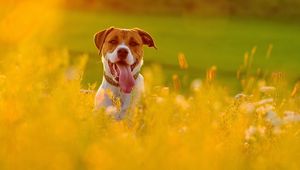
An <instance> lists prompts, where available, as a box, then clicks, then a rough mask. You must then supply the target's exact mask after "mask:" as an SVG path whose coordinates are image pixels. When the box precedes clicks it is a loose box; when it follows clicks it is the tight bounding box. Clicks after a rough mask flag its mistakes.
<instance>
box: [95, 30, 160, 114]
mask: <svg viewBox="0 0 300 170" xmlns="http://www.w3.org/2000/svg"><path fill="white" fill-rule="evenodd" d="M94 41H95V45H96V47H97V49H98V51H99V55H101V59H102V64H103V79H102V83H101V85H100V87H99V89H98V91H97V93H96V96H95V110H99V109H101V108H104V109H107V108H114V109H113V110H114V113H113V115H114V116H115V119H116V120H121V119H123V118H124V117H125V116H126V113H127V112H128V110H129V108H130V107H131V106H133V105H136V104H137V103H138V101H139V99H140V97H141V95H142V93H143V91H144V78H143V76H142V75H141V74H140V69H141V67H142V65H143V55H144V52H143V46H144V45H147V46H148V47H153V48H155V49H156V46H155V44H154V40H153V38H152V37H151V35H150V34H149V33H147V32H145V31H143V30H141V29H139V28H133V29H121V28H114V27H110V28H108V29H105V30H102V31H99V32H98V33H96V34H95V36H94ZM118 101H119V102H118Z"/></svg>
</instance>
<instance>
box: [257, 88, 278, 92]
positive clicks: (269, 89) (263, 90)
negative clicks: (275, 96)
mask: <svg viewBox="0 0 300 170" xmlns="http://www.w3.org/2000/svg"><path fill="white" fill-rule="evenodd" d="M275 90H276V88H275V87H273V86H262V87H260V89H259V91H260V92H262V93H270V92H273V91H275Z"/></svg>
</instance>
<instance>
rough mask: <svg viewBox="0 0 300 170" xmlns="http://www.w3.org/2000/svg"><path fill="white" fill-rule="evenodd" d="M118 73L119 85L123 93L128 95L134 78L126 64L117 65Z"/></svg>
mask: <svg viewBox="0 0 300 170" xmlns="http://www.w3.org/2000/svg"><path fill="white" fill-rule="evenodd" d="M117 66H118V68H119V71H120V75H119V84H120V87H121V89H122V91H123V92H124V93H130V92H131V90H132V88H133V86H134V78H133V76H132V74H131V71H130V66H129V65H127V64H122V63H117Z"/></svg>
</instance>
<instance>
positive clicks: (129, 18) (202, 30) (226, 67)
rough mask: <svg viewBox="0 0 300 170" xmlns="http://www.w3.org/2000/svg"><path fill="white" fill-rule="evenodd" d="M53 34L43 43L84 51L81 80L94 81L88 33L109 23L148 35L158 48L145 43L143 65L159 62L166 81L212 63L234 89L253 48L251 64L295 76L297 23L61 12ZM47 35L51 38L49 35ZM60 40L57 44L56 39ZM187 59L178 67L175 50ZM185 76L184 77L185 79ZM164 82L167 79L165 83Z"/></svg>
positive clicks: (95, 65)
mask: <svg viewBox="0 0 300 170" xmlns="http://www.w3.org/2000/svg"><path fill="white" fill-rule="evenodd" d="M63 14H64V15H63V16H64V18H63V19H62V26H61V28H60V31H59V35H58V37H56V36H55V38H56V39H55V40H54V41H49V40H47V42H48V43H49V42H50V43H51V44H50V45H49V46H50V47H52V48H55V47H60V48H61V47H65V48H67V49H68V50H69V51H70V52H74V53H75V54H78V53H79V54H82V53H85V54H89V56H90V61H89V62H88V66H87V70H86V73H85V76H84V80H83V81H84V82H85V83H93V82H98V83H99V81H100V78H101V77H99V75H102V71H101V63H100V60H99V56H98V55H97V51H96V48H95V46H94V44H93V35H94V34H95V33H96V32H97V31H99V30H102V29H105V28H107V27H109V26H116V27H121V28H134V27H140V28H143V29H144V30H146V31H148V32H149V33H151V35H153V37H154V39H155V41H156V44H157V47H158V50H153V49H147V48H145V61H146V62H145V64H146V65H151V64H153V63H154V64H157V63H158V64H160V65H163V66H164V67H163V68H164V70H165V72H166V73H167V76H166V83H168V82H170V81H171V77H172V74H173V73H174V72H176V73H177V74H181V75H187V76H188V77H189V80H190V81H191V80H192V79H194V78H197V77H200V78H203V77H205V70H207V69H208V68H209V67H211V66H213V65H215V66H217V68H218V70H219V71H220V73H219V74H220V79H221V82H222V83H223V84H225V85H229V86H234V88H239V89H240V86H238V82H237V81H236V71H237V70H238V69H239V66H240V64H241V63H242V62H243V58H244V55H245V53H246V52H248V53H250V51H251V50H252V48H254V47H256V54H255V56H254V57H255V59H254V61H253V65H254V67H255V68H261V69H263V70H265V71H269V72H271V71H282V72H286V73H287V76H288V78H289V80H290V81H296V80H297V79H298V78H299V74H298V73H299V72H300V63H299V58H300V56H299V52H298V47H299V44H300V43H299V39H300V31H299V26H300V25H299V23H298V22H289V21H280V20H263V19H254V18H246V19H242V18H238V17H197V16H189V15H187V16H185V15H182V16H160V15H157V16H155V15H153V16H148V15H143V14H141V15H134V14H118V13H116V14H109V13H107V12H106V13H105V12H98V13H96V12H80V11H65V12H63ZM50 40H51V39H50ZM57 42H60V43H57ZM179 53H183V54H184V55H185V57H186V58H187V60H188V61H189V69H188V70H185V71H184V72H182V71H181V70H179V69H178V68H179V67H178V60H177V57H178V54H179ZM190 81H189V82H190ZM169 85H170V84H169Z"/></svg>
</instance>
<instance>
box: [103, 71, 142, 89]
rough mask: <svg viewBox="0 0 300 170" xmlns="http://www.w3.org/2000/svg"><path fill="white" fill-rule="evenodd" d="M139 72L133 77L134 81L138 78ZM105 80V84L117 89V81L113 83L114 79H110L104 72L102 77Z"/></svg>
mask: <svg viewBox="0 0 300 170" xmlns="http://www.w3.org/2000/svg"><path fill="white" fill-rule="evenodd" d="M139 74H140V73H139V72H137V73H136V74H135V75H133V78H134V79H135V80H136V79H137V78H138V76H139ZM103 77H104V78H105V80H106V81H107V83H109V84H110V85H113V86H115V87H119V83H118V82H117V81H115V79H114V78H112V77H110V76H109V75H107V74H106V73H105V72H104V76H103Z"/></svg>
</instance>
